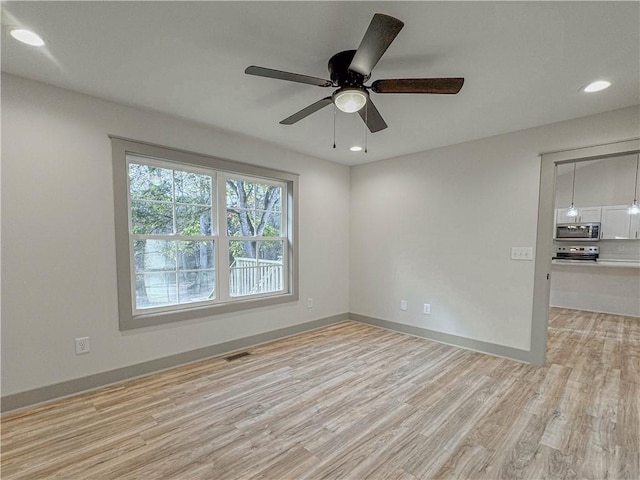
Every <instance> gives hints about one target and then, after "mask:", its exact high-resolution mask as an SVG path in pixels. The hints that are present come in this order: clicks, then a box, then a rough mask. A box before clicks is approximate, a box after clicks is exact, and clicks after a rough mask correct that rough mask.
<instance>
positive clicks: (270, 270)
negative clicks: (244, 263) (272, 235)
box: [257, 241, 284, 293]
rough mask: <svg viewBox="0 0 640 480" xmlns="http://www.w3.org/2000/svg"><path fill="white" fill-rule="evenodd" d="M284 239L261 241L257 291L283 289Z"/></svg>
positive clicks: (264, 291) (266, 291)
mask: <svg viewBox="0 0 640 480" xmlns="http://www.w3.org/2000/svg"><path fill="white" fill-rule="evenodd" d="M282 258H283V243H282V241H274V242H259V246H258V269H259V272H258V275H259V277H260V281H259V283H258V292H257V293H268V292H278V291H280V290H282V289H283V283H282V276H283V273H284V265H283V262H282Z"/></svg>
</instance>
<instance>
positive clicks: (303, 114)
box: [280, 97, 332, 125]
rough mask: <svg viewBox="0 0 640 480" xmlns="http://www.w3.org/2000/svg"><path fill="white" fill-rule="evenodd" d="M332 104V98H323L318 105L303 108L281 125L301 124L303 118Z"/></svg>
mask: <svg viewBox="0 0 640 480" xmlns="http://www.w3.org/2000/svg"><path fill="white" fill-rule="evenodd" d="M330 103H332V101H331V97H325V98H323V99H321V100H318V101H317V102H316V103H312V104H311V105H309V106H308V107H305V108H303V109H302V110H300V111H299V112H296V113H294V114H293V115H291V116H290V117H287V118H285V119H284V120H282V121H281V122H280V124H281V125H293V124H294V123H296V122H299V121H300V120H302V119H303V118H305V117H308V116H309V115H311V114H312V113H315V112H317V111H318V110H320V109H321V108H324V107H326V106H327V105H329V104H330Z"/></svg>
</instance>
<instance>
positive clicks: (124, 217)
mask: <svg viewBox="0 0 640 480" xmlns="http://www.w3.org/2000/svg"><path fill="white" fill-rule="evenodd" d="M112 149H113V162H114V163H113V166H114V200H115V216H116V259H117V273H118V304H119V312H120V328H121V329H122V330H125V329H130V328H138V327H143V326H149V325H156V324H159V323H166V322H173V321H178V320H184V319H189V318H202V317H206V316H209V315H213V314H216V313H224V312H230V311H237V310H241V309H245V308H253V307H258V306H266V305H272V304H275V303H281V302H286V301H295V300H297V299H298V295H297V288H296V281H297V275H296V273H297V255H296V254H295V252H296V248H295V232H296V229H295V213H296V212H295V208H294V206H295V202H296V198H295V196H296V189H297V176H296V175H294V174H290V173H285V172H279V171H274V170H270V169H265V168H262V167H256V166H251V165H246V164H241V163H236V162H231V161H228V160H221V159H215V158H212V157H206V156H203V155H197V154H193V153H187V152H183V151H177V150H172V149H168V148H165V147H159V146H154V145H148V144H143V143H138V142H133V141H129V140H124V139H120V138H115V137H114V138H112Z"/></svg>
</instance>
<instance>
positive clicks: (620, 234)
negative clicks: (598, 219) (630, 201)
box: [601, 205, 640, 240]
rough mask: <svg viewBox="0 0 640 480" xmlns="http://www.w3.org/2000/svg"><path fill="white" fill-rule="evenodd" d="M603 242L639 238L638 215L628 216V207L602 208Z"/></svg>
mask: <svg viewBox="0 0 640 480" xmlns="http://www.w3.org/2000/svg"><path fill="white" fill-rule="evenodd" d="M601 238H602V239H603V240H625V239H634V240H635V239H637V238H640V215H630V214H629V205H612V206H606V207H602V230H601Z"/></svg>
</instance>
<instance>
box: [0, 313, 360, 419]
mask: <svg viewBox="0 0 640 480" xmlns="http://www.w3.org/2000/svg"><path fill="white" fill-rule="evenodd" d="M348 319H349V314H348V313H341V314H338V315H333V316H331V317H325V318H321V319H318V320H313V321H311V322H305V323H301V324H299V325H293V326H291V327H285V328H280V329H278V330H272V331H270V332H264V333H259V334H257V335H251V336H249V337H244V338H239V339H237V340H231V341H229V342H224V343H219V344H216V345H211V346H209V347H203V348H199V349H197V350H191V351H188V352H183V353H178V354H176V355H171V356H168V357H163V358H158V359H155V360H150V361H148V362H143V363H138V364H135V365H130V366H128V367H122V368H117V369H115V370H109V371H107V372H102V373H96V374H94V375H89V376H87V377H82V378H76V379H73V380H67V381H64V382H60V383H55V384H53V385H47V386H45V387H39V388H34V389H33V390H27V391H24V392H19V393H14V394H11V395H7V396H4V397H2V398H1V399H0V402H1V406H0V411H2V412H9V411H12V410H18V409H21V408H25V407H31V406H34V405H37V404H40V403H45V402H49V401H52V400H58V399H61V398H64V397H69V396H71V395H76V394H78V393H82V392H86V391H89V390H96V389H98V388H103V387H106V386H108V385H111V384H114V383H117V382H122V381H124V380H131V379H133V378H137V377H142V376H145V375H149V374H152V373H157V372H160V371H162V370H167V369H169V368H174V367H177V366H180V365H185V364H188V363H192V362H197V361H199V360H204V359H206V358H212V357H219V356H221V355H226V354H228V353H230V352H233V351H236V350H241V349H245V348H248V347H255V346H257V345H261V344H263V343H268V342H272V341H274V340H280V339H282V338H286V337H291V336H293V335H297V334H299V333H304V332H308V331H311V330H316V329H318V328H322V327H326V326H328V325H333V324H335V323H340V322H344V321H346V320H348Z"/></svg>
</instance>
